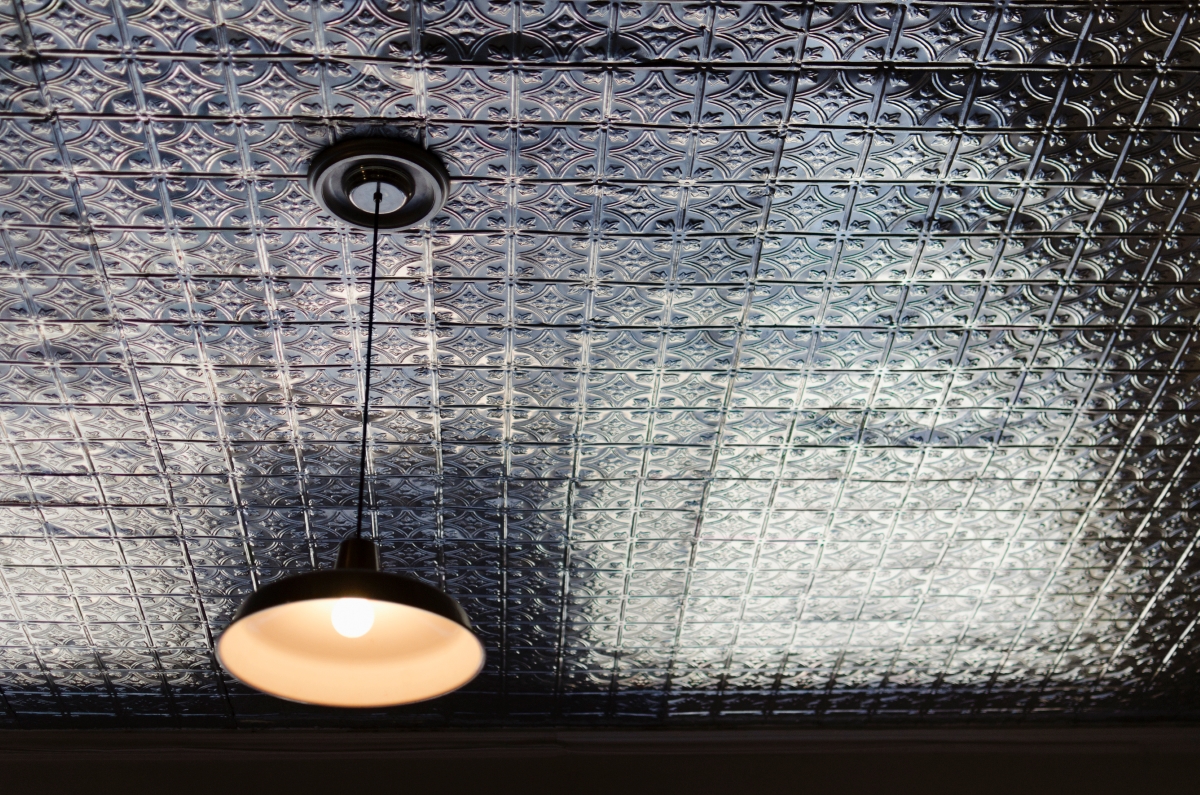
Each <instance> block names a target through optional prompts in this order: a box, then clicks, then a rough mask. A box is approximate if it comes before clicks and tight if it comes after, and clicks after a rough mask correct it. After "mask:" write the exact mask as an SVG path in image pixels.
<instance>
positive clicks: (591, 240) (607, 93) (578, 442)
mask: <svg viewBox="0 0 1200 795" xmlns="http://www.w3.org/2000/svg"><path fill="white" fill-rule="evenodd" d="M607 9H608V18H607V20H606V24H605V30H604V60H605V61H606V62H611V61H612V60H613V39H614V37H615V35H616V30H617V27H618V25H619V13H620V9H619V7H618V4H617V3H614V2H609V3H608V4H607ZM612 95H613V75H612V71H611V69H606V70H605V71H604V72H603V74H602V83H601V88H600V97H601V99H600V114H601V118H605V119H607V118H609V117H610V116H611V114H612V110H613V107H612ZM517 107H518V106H515V105H514V108H517ZM609 145H610V141H609V129H608V127H607V125H605V126H601V127H600V129H599V130H598V133H597V137H596V155H595V164H596V166H595V169H596V170H595V176H594V177H593V180H592V184H593V185H594V186H595V189H594V192H593V194H592V213H591V220H590V222H589V227H588V230H587V232H588V236H587V272H586V275H585V277H584V279H583V280H582V282H581V286H582V289H583V291H584V292H583V295H584V299H583V311H582V315H583V319H584V321H585V323H588V324H589V326H590V321H591V319H592V318H594V317H596V311H597V310H596V285H597V283H598V282H599V271H598V267H599V261H600V238H599V236H598V235H599V234H600V230H601V229H602V228H603V223H604V206H605V203H606V200H607V192H606V191H605V190H604V189H603V188H602V187H601V186H603V185H605V184H606V183H607V180H608V179H609V178H610V176H611V175H610V174H609V173H608V153H609ZM513 176H516V175H515V174H514V175H513ZM578 337H579V365H578V367H577V368H575V370H574V377H575V378H576V385H575V398H574V401H575V409H574V416H573V418H572V423H571V469H570V472H568V476H569V477H570V482H569V483H568V485H567V497H566V504H565V505H564V507H563V530H562V544H563V553H562V563H561V565H562V571H563V574H562V576H561V578H560V581H559V591H558V598H559V606H558V645H557V648H556V650H555V660H554V693H555V698H554V715H555V717H556V718H561V716H562V715H563V714H564V711H563V704H562V700H563V692H564V690H565V688H564V682H565V677H566V666H567V659H566V658H567V653H566V649H567V644H568V637H567V632H568V629H569V626H570V621H571V619H570V609H569V608H570V602H571V595H570V586H571V579H570V578H571V573H570V568H571V556H572V552H573V551H574V545H573V542H572V535H573V533H574V522H575V511H576V507H575V504H576V500H577V498H578V490H579V483H578V481H579V474H580V469H581V468H582V465H583V444H582V436H583V433H584V428H585V427H586V426H585V419H586V417H587V413H588V386H589V379H590V375H591V357H592V335H591V334H590V333H589V329H588V328H586V327H585V328H584V329H583V330H582V331H581V333H579V335H578ZM650 400H651V405H654V402H655V397H654V396H653V391H652V397H651V399H650ZM637 494H638V490H637V487H635V491H634V506H636V505H637V504H638V498H637ZM633 515H634V516H636V507H635V510H634V512H633ZM635 521H636V520H635V519H630V526H629V530H628V532H629V535H630V538H632V537H633V532H634V530H633V524H634V522H635ZM627 570H628V568H627ZM627 592H628V584H627V583H626V585H625V586H624V587H623V588H622V594H621V607H620V609H619V616H620V617H619V618H618V625H619V626H620V627H621V628H620V629H618V630H617V640H616V643H615V649H614V651H615V654H614V658H613V677H612V679H611V681H610V684H609V707H608V709H607V712H608V714H611V713H612V706H611V704H612V701H613V699H614V698H615V691H616V679H617V675H616V670H617V668H618V667H619V664H620V648H621V633H622V632H623V627H624V623H625V601H626V598H627V597H626V594H627Z"/></svg>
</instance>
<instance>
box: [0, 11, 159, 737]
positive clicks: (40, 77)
mask: <svg viewBox="0 0 1200 795" xmlns="http://www.w3.org/2000/svg"><path fill="white" fill-rule="evenodd" d="M13 9H14V13H15V20H16V21H17V23H18V28H19V30H20V32H21V36H22V37H23V39H24V40H26V41H30V35H31V34H30V32H29V24H28V15H27V13H26V12H25V9H24V6H23V3H22V2H19V1H18V2H15V4H14V6H13ZM33 73H34V78H35V83H36V85H37V90H38V92H39V95H40V96H41V97H42V99H43V102H44V104H45V105H46V106H47V107H51V106H52V105H51V102H50V92H49V89H48V86H47V82H46V78H45V75H44V73H43V71H42V68H41V64H40V63H34V64H33ZM51 131H52V136H53V138H54V145H55V148H56V149H57V151H58V155H59V158H60V159H61V161H62V162H63V163H64V164H70V163H71V160H70V158H69V157H68V153H67V151H66V147H65V144H64V142H63V139H62V135H61V129H60V128H59V126H58V124H57V122H53V123H52V124H51ZM68 182H69V185H70V188H71V196H72V201H73V203H74V205H75V208H76V214H77V215H78V217H79V219H80V222H81V223H86V221H87V219H88V215H87V214H86V211H85V208H84V206H83V201H82V197H81V196H80V193H79V189H78V183H77V182H76V180H74V179H71V178H68ZM0 237H2V239H3V245H4V248H5V251H6V253H7V254H8V256H9V257H10V259H11V260H12V261H13V262H17V261H19V260H18V257H17V256H16V249H15V247H14V246H13V244H12V241H11V238H10V233H9V232H8V231H7V230H5V231H3V232H2V233H0ZM87 240H88V253H89V257H90V258H91V259H92V260H93V262H95V261H96V260H97V256H96V244H97V241H96V239H95V237H94V234H93V233H92V232H91V230H90V229H89V230H88V231H87ZM100 272H101V274H103V271H102V270H101V271H100ZM102 287H104V288H105V289H106V288H107V285H106V283H105V282H104V281H103V275H102ZM21 291H22V294H23V295H24V297H25V301H26V304H27V307H29V308H30V309H32V308H33V306H34V302H33V299H32V298H31V296H30V295H29V292H28V287H27V284H26V282H25V280H21ZM30 316H31V317H33V316H36V315H34V314H33V313H31V314H30ZM37 330H38V337H39V339H40V340H41V344H42V348H43V355H44V356H45V357H46V361H47V362H48V363H53V362H54V357H53V356H52V351H51V350H50V348H49V340H48V339H47V337H46V335H45V332H44V329H43V328H42V327H41V326H40V324H39V325H38V327H37ZM50 369H51V372H53V375H54V382H55V384H56V388H57V391H58V393H59V398H60V401H61V403H62V404H63V406H64V408H65V409H66V412H67V414H68V417H69V420H70V422H69V424H70V428H71V431H72V436H73V437H74V441H75V444H76V445H77V446H78V448H79V451H80V453H81V455H82V457H83V461H84V464H85V469H86V471H87V472H88V473H89V478H90V479H91V480H92V481H93V488H94V489H95V490H96V493H97V495H98V497H99V500H100V502H99V505H100V507H101V512H102V514H103V515H104V517H105V524H106V527H107V528H108V532H109V536H110V538H111V539H112V541H113V544H114V546H115V548H116V549H117V552H118V555H119V558H120V561H121V563H122V573H123V575H124V577H125V579H126V582H127V583H128V586H129V588H130V593H131V594H132V596H133V600H134V603H135V604H136V606H137V612H138V616H139V618H140V622H139V623H140V627H139V629H140V630H141V632H142V635H143V638H144V639H145V641H146V644H147V648H148V649H149V650H150V655H151V657H152V659H153V660H154V665H155V668H156V669H157V673H158V677H159V681H160V684H161V685H162V688H163V695H164V697H165V698H166V699H167V702H168V703H169V704H170V705H171V711H172V713H175V702H174V697H173V694H171V693H170V688H169V687H168V685H167V680H166V675H165V673H164V667H163V665H162V659H161V656H160V654H159V651H158V643H157V641H156V639H155V638H154V636H153V633H151V632H150V629H149V624H148V622H147V621H146V615H145V612H144V610H143V605H142V602H141V596H140V594H139V589H138V588H137V586H136V583H135V581H134V579H133V577H132V575H131V574H130V570H129V568H128V560H127V558H126V556H125V552H124V549H123V548H122V547H121V545H120V543H119V541H117V525H116V523H115V521H114V519H113V516H112V513H111V511H110V510H109V508H108V505H109V500H108V499H107V497H106V496H105V490H104V486H103V482H102V479H101V478H100V477H98V476H97V468H96V465H95V462H94V461H93V460H92V457H91V455H90V451H89V449H88V443H87V440H86V436H85V435H84V434H83V432H82V431H81V429H80V428H79V425H78V421H77V418H76V416H75V414H74V411H73V410H72V409H71V404H72V403H73V401H72V400H71V397H70V394H69V390H68V389H67V388H66V385H65V384H64V383H63V381H62V378H61V373H60V372H59V371H58V368H57V367H56V366H53V364H52V366H51V368H50ZM0 425H3V426H4V427H5V430H4V434H5V436H6V437H8V438H9V439H10V440H11V434H9V433H8V430H7V425H6V423H0ZM10 449H12V451H13V455H14V458H16V457H17V456H18V453H17V450H16V448H15V447H13V446H12V445H11V444H10ZM18 460H19V459H18ZM21 469H22V471H29V470H28V467H27V466H25V465H21ZM23 480H24V481H25V482H26V484H27V488H28V489H29V493H30V497H31V499H32V500H37V496H36V491H35V490H34V487H33V483H32V481H31V480H30V478H29V477H28V475H25V476H23ZM36 510H37V511H38V514H39V515H40V516H41V518H42V522H41V524H42V528H43V532H44V533H45V538H46V541H47V544H48V546H49V547H50V549H51V551H52V552H53V555H54V559H55V562H56V564H57V565H58V566H60V567H62V566H63V558H62V556H61V554H60V551H59V549H58V545H57V544H56V543H55V541H54V539H53V538H52V537H51V536H50V534H49V524H48V523H47V521H46V516H45V513H44V510H43V509H42V508H41V507H40V506H39V507H37V508H36ZM61 571H62V576H63V577H64V582H65V583H66V584H67V585H68V588H69V596H70V599H71V603H72V606H73V609H74V611H75V615H76V619H77V620H78V621H79V625H80V628H81V631H82V633H83V636H84V639H85V641H86V642H87V643H88V646H89V649H90V651H91V655H92V659H93V662H94V663H95V665H96V670H97V671H98V672H99V673H100V675H101V677H102V679H103V682H104V688H105V691H106V693H107V694H108V696H109V697H110V699H112V709H113V710H114V711H115V713H116V714H117V715H120V714H121V713H122V711H123V710H122V707H121V702H120V701H119V700H118V699H117V698H116V688H115V686H114V685H113V682H112V678H111V676H110V675H109V672H108V666H107V665H106V664H105V663H104V661H103V660H102V658H101V656H100V654H99V652H98V651H97V644H96V642H95V639H94V637H93V634H92V631H91V628H90V625H89V622H88V621H87V620H86V618H85V614H84V612H83V610H82V607H81V606H80V603H79V597H78V594H77V592H76V590H75V584H74V583H73V582H72V581H71V579H70V577H69V576H68V574H67V571H68V570H67V569H66V568H62V569H61ZM5 588H6V590H7V584H5ZM9 593H10V594H11V592H9ZM10 600H11V596H10ZM11 601H12V602H13V604H14V607H15V604H16V603H15V600H11ZM15 615H17V616H18V617H20V616H21V613H20V612H16V613H15ZM23 627H24V624H23ZM24 632H25V636H26V639H27V640H32V638H31V636H30V634H29V632H28V629H27V628H25V630H24ZM34 654H35V657H36V658H37V659H38V660H39V664H41V662H40V660H41V655H40V654H38V653H36V651H35V652H34ZM52 689H53V690H54V692H58V693H60V696H61V689H60V688H59V687H58V686H57V683H52ZM60 700H61V697H60ZM175 714H177V713H175Z"/></svg>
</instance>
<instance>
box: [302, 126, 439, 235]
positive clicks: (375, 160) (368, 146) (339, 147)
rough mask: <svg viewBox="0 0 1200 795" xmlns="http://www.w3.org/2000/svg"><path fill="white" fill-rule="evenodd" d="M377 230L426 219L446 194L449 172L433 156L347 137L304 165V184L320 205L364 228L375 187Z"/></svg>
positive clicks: (390, 142) (399, 144)
mask: <svg viewBox="0 0 1200 795" xmlns="http://www.w3.org/2000/svg"><path fill="white" fill-rule="evenodd" d="M376 186H378V187H379V192H380V193H381V194H382V200H381V201H380V213H379V228H380V229H405V228H407V227H411V226H416V225H418V224H420V223H423V222H424V221H427V220H429V219H430V218H432V217H433V216H434V215H435V214H436V213H437V211H438V210H440V209H441V208H442V205H443V204H444V203H445V201H446V196H447V195H448V194H449V192H450V175H449V174H447V173H446V169H445V168H444V167H443V166H442V164H441V162H440V161H439V160H438V159H437V157H435V156H434V155H432V154H430V153H429V152H427V151H425V150H424V149H421V148H419V147H416V146H413V145H412V144H409V143H405V142H403V141H398V140H396V139H394V138H352V139H350V140H346V141H341V142H340V143H336V144H334V145H333V146H330V147H328V148H326V149H323V150H321V151H320V152H318V153H317V155H316V157H314V158H313V161H312V165H310V166H309V168H308V188H309V190H310V191H311V192H312V195H313V198H315V199H316V200H317V203H318V204H320V205H321V207H323V208H324V209H326V210H328V211H329V212H331V213H333V214H334V215H336V216H337V217H338V218H340V219H342V220H343V221H345V222H346V223H348V224H353V225H355V226H361V227H365V228H370V227H371V226H372V223H373V221H374V210H375V199H374V195H375V189H376Z"/></svg>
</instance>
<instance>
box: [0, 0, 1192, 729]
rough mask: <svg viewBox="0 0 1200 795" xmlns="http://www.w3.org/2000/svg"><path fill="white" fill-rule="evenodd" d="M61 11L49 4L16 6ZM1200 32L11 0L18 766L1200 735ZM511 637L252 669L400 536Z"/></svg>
mask: <svg viewBox="0 0 1200 795" xmlns="http://www.w3.org/2000/svg"><path fill="white" fill-rule="evenodd" d="M14 3H15V4H14ZM1198 47H1200V12H1198V11H1197V9H1196V7H1195V5H1194V4H1189V3H1183V2H1180V3H1155V4H1146V3H1136V2H1123V3H1107V4H1106V3H1071V2H1053V3H1050V2H1047V3H1026V2H1011V3H999V4H995V5H991V4H985V3H977V4H962V3H923V2H917V1H916V0H913V1H912V2H903V3H893V4H889V3H877V4H854V3H828V4H822V3H795V4H786V3H678V4H673V3H662V4H659V3H630V2H620V3H618V2H591V3H585V2H578V3H564V2H556V1H555V0H539V1H537V2H533V1H532V0H531V1H528V2H526V1H525V0H522V1H521V2H510V1H508V0H480V1H479V2H469V1H465V2H464V1H462V0H430V1H429V2H419V3H416V2H410V1H409V0H394V1H392V2H389V1H388V0H378V2H371V1H370V0H366V1H365V2H354V1H353V0H319V1H318V0H298V1H296V0H287V1H285V0H278V2H273V0H166V1H165V2H154V1H151V0H121V1H120V2H117V1H116V0H111V2H110V0H94V1H93V0H0V261H3V265H2V270H3V274H2V278H0V592H2V593H3V598H0V696H2V705H0V706H2V707H3V712H2V713H0V725H11V726H43V725H47V726H58V727H63V726H71V725H85V724H86V725H91V724H99V725H114V726H116V725H172V726H203V725H215V726H224V725H235V724H236V725H246V726H254V725H313V724H323V725H347V726H355V725H371V726H390V725H427V724H428V725H480V724H501V723H509V724H526V723H528V724H542V725H549V724H589V723H590V724H617V725H624V724H638V725H640V724H645V723H663V722H665V723H687V722H711V721H718V722H737V721H747V722H764V721H777V722H781V723H792V722H804V721H829V722H836V721H841V720H850V721H862V720H873V721H936V720H963V719H970V720H992V719H997V720H1013V719H1029V720H1040V719H1052V718H1069V717H1075V716H1082V717H1088V718H1094V717H1153V716H1173V717H1186V716H1194V715H1195V714H1196V711H1197V703H1196V696H1195V692H1196V690H1195V678H1194V675H1193V674H1191V673H1190V672H1189V670H1190V669H1192V668H1194V667H1195V665H1196V663H1197V652H1196V643H1197V640H1198V639H1197V634H1196V632H1195V626H1196V618H1197V616H1198V615H1200V613H1198V612H1197V607H1198V605H1197V595H1196V589H1197V587H1200V578H1198V576H1197V575H1198V574H1200V565H1198V564H1197V563H1196V562H1195V559H1194V556H1193V552H1194V548H1195V545H1196V542H1197V538H1198V535H1197V530H1198V527H1197V517H1196V507H1195V500H1196V499H1197V494H1198V492H1197V488H1198V485H1197V484H1198V483H1200V477H1198V476H1200V463H1198V462H1197V461H1196V460H1195V456H1194V452H1193V451H1194V450H1195V448H1196V443H1197V440H1198V438H1197V437H1198V436H1200V427H1198V424H1197V417H1198V416H1200V415H1198V414H1197V406H1198V403H1200V380H1198V378H1197V376H1198V374H1200V367H1198V366H1197V361H1198V358H1197V357H1198V355H1200V340H1198V339H1197V325H1196V323H1197V312H1196V307H1197V305H1198V304H1200V292H1198V289H1200V287H1198V285H1200V282H1198V280H1197V275H1198V270H1197V269H1198V267H1200V266H1198V265H1197V256H1196V253H1195V252H1196V248H1195V246H1196V238H1195V235H1196V234H1197V230H1198V229H1200V212H1198V209H1197V186H1198V184H1200V181H1198V180H1200V101H1198V97H1200V82H1198V80H1197V75H1198V71H1197V67H1198V66H1200V53H1198V51H1197V50H1198ZM381 131H382V132H385V133H387V134H393V135H400V136H406V137H407V138H408V139H409V140H411V141H413V142H414V143H416V144H417V145H419V146H423V147H427V148H429V149H431V150H432V151H434V152H436V153H437V154H438V155H439V156H440V157H441V158H442V159H443V161H444V162H445V163H446V165H447V168H448V169H449V171H450V173H451V175H452V177H453V179H454V184H453V195H452V196H451V197H450V200H449V201H448V202H447V204H446V206H445V208H444V210H443V211H442V212H441V213H440V214H439V215H438V216H437V217H435V218H434V219H433V220H432V221H431V222H429V223H428V224H426V225H425V226H424V227H422V228H420V229H415V230H409V231H405V232H400V233H395V234H389V235H386V236H385V237H384V238H383V241H382V243H381V250H380V269H381V273H382V274H383V275H384V279H383V281H382V282H381V284H380V293H379V302H378V306H377V311H378V314H377V318H378V320H379V321H380V323H381V325H380V327H379V328H380V332H381V333H380V334H378V335H377V337H376V356H377V361H378V377H377V378H376V379H375V382H374V383H375V384H378V386H377V387H376V388H375V389H374V390H373V394H374V395H375V396H377V398H376V400H375V401H374V408H373V423H372V425H373V428H374V438H373V439H372V440H371V451H370V472H371V475H372V479H371V484H370V486H371V489H372V491H373V498H372V501H371V504H373V505H376V506H378V509H377V510H376V511H374V512H373V513H372V516H371V521H372V529H371V534H372V536H373V537H375V538H376V539H378V542H379V544H380V547H381V551H382V555H383V559H384V563H383V565H384V567H385V568H386V569H388V570H393V571H406V572H409V573H412V574H414V575H415V576H418V577H420V578H423V579H424V580H426V581H427V582H430V583H433V584H435V585H437V586H439V587H442V588H445V589H446V590H447V592H449V593H450V594H451V595H452V596H454V597H455V598H456V599H458V600H459V601H460V602H461V604H462V605H463V607H464V608H465V609H466V610H467V612H468V613H469V614H470V616H471V619H472V623H473V624H474V626H475V628H476V630H477V631H478V632H479V633H480V636H481V637H482V638H484V641H485V643H486V644H487V646H488V666H487V668H486V669H485V671H484V673H483V674H482V675H481V676H480V677H479V679H477V680H476V681H475V682H474V683H473V684H472V685H471V687H470V688H468V689H467V690H466V691H464V692H462V693H459V694H456V695H454V696H451V697H449V698H446V699H442V700H439V701H436V702H432V703H430V704H424V705H420V706H418V707H414V708H411V709H405V710H395V711H389V712H386V713H373V714H368V715H363V714H358V713H338V712H330V711H320V710H313V709H309V708H301V707H296V706H294V705H289V704H285V703H282V702H279V701H275V700H272V699H269V698H267V697H263V696H260V695H257V694H255V693H252V692H250V691H248V690H247V689H245V688H243V687H241V686H239V685H238V684H237V683H236V682H234V681H232V680H231V679H230V678H229V677H228V676H226V675H225V674H223V673H222V672H221V670H220V669H219V667H218V666H217V665H216V663H215V660H214V658H213V655H212V640H213V637H214V635H215V634H217V633H218V632H219V631H220V629H221V628H223V627H224V626H225V625H226V624H227V622H228V620H229V618H230V616H231V614H232V611H233V610H234V609H236V607H237V604H238V603H239V601H240V600H241V599H242V598H243V597H244V596H245V594H246V593H248V592H249V591H251V590H252V589H255V588H257V587H260V586H261V585H263V584H266V583H270V582H274V581H276V580H278V579H279V578H281V577H283V576H286V575H288V574H291V573H297V572H302V571H308V570H310V569H312V568H313V567H320V566H323V567H328V566H330V565H331V564H332V560H331V556H332V555H333V554H334V551H335V550H336V546H337V542H338V541H339V540H340V539H341V538H342V537H344V536H345V535H346V534H347V533H348V532H349V531H350V530H351V529H352V524H353V520H354V510H353V509H354V496H355V476H356V464H357V460H356V453H357V447H356V442H357V438H358V437H357V433H358V431H357V426H356V417H357V416H358V414H357V412H358V411H359V408H360V401H361V399H362V397H361V395H362V390H361V383H362V376H363V372H362V366H361V359H360V357H361V350H362V342H363V339H364V330H365V329H364V325H363V319H364V315H365V302H363V301H362V300H361V299H362V298H363V297H364V296H365V292H364V288H365V271H366V267H367V263H368V262H369V256H370V250H369V238H368V237H367V236H366V235H364V233H363V232H362V231H361V230H359V229H356V228H351V227H347V226H344V225H341V224H340V223H338V222H335V221H334V219H333V218H332V217H330V216H329V215H327V214H325V213H322V212H321V211H320V210H319V209H318V208H317V206H316V205H315V204H314V203H313V201H312V199H311V198H310V196H309V194H308V193H307V191H306V187H305V181H304V178H305V172H306V168H307V162H308V160H309V158H311V157H312V155H313V154H314V153H315V152H317V151H318V150H320V149H321V148H322V147H324V146H326V145H328V144H330V143H332V142H334V141H336V140H342V139H344V138H347V137H351V136H357V135H365V134H372V133H379V132H381Z"/></svg>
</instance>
